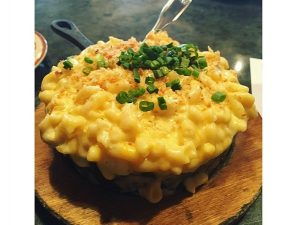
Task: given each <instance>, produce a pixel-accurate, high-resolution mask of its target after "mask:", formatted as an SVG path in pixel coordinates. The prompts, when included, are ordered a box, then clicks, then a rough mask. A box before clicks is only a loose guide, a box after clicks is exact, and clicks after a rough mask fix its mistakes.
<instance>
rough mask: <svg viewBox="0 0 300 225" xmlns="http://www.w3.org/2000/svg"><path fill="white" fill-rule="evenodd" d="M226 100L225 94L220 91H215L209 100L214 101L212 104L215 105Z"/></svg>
mask: <svg viewBox="0 0 300 225" xmlns="http://www.w3.org/2000/svg"><path fill="white" fill-rule="evenodd" d="M225 98H226V94H225V93H223V92H220V91H217V92H215V93H214V94H213V95H212V96H211V99H212V100H213V101H214V102H217V103H220V102H223V101H224V100H225Z"/></svg>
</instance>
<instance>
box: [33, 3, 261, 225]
mask: <svg viewBox="0 0 300 225" xmlns="http://www.w3.org/2000/svg"><path fill="white" fill-rule="evenodd" d="M166 2H167V1H166V0H143V1H142V0H36V1H35V30H36V31H38V32H40V33H41V34H42V35H43V36H44V37H45V38H46V40H47V43H48V53H47V56H46V58H45V60H44V61H43V62H42V64H41V65H40V66H39V67H37V68H36V70H35V87H36V90H35V93H36V94H37V93H38V91H39V87H40V82H41V80H42V78H43V77H44V76H45V75H46V74H47V73H48V72H49V70H50V68H51V66H52V65H56V64H57V63H58V61H59V60H61V59H65V58H66V57H68V56H70V55H75V54H78V53H79V52H80V50H79V49H78V48H77V47H75V46H74V45H72V44H71V43H69V42H68V41H66V40H64V39H63V38H61V37H60V36H58V35H57V34H55V33H54V32H53V31H52V30H51V28H50V23H51V22H52V21H53V20H55V19H68V20H72V21H73V22H74V23H75V24H76V25H77V27H78V28H79V29H80V30H81V31H82V32H83V33H84V34H85V35H86V36H87V37H88V38H89V39H90V40H91V41H93V42H97V41H98V40H104V41H106V40H108V37H109V36H115V37H118V38H121V39H128V38H130V37H131V36H134V37H136V38H137V39H138V40H143V39H144V36H145V35H146V34H147V33H148V31H149V30H150V29H151V28H152V27H153V25H154V24H155V22H156V19H157V17H158V15H159V13H160V10H161V8H162V7H163V5H164V4H165V3H166ZM166 30H167V31H168V33H169V35H170V36H171V37H172V38H173V39H176V40H178V41H180V42H182V43H195V44H197V45H198V46H199V48H200V49H201V50H206V49H207V46H210V47H211V48H212V49H213V50H219V51H220V52H221V55H222V56H224V57H225V58H226V59H227V60H228V61H229V64H230V67H232V68H234V66H235V64H236V63H237V62H239V63H241V64H242V68H241V70H240V71H239V80H240V82H241V83H242V84H244V85H247V86H249V87H250V84H251V80H250V62H249V58H250V57H252V58H262V2H261V0H193V2H192V3H191V5H190V6H189V8H188V9H187V10H186V11H185V12H184V14H183V15H182V16H181V17H180V18H179V19H178V20H177V21H176V22H175V23H173V24H171V25H169V26H168V27H167V29H166ZM35 100H36V104H37V103H38V99H37V97H36V96H35ZM261 202H262V200H261V196H259V197H258V199H257V200H256V201H255V202H254V204H253V205H252V206H251V207H250V209H249V210H248V212H247V213H246V215H245V216H244V217H243V218H242V219H241V221H240V222H239V225H256V224H262V213H261ZM46 221H48V222H46ZM35 222H36V224H56V221H53V220H52V219H51V217H50V218H49V215H48V214H47V212H45V211H44V210H43V209H42V208H41V207H40V205H39V203H38V202H37V203H36V221H35Z"/></svg>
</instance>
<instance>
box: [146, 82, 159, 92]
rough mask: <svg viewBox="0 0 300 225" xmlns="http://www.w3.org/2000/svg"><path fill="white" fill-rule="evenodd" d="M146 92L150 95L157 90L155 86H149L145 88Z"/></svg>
mask: <svg viewBox="0 0 300 225" xmlns="http://www.w3.org/2000/svg"><path fill="white" fill-rule="evenodd" d="M147 91H148V92H149V93H150V94H152V93H154V92H155V93H158V88H157V87H156V86H154V84H150V85H148V87H147Z"/></svg>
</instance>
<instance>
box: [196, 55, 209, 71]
mask: <svg viewBox="0 0 300 225" xmlns="http://www.w3.org/2000/svg"><path fill="white" fill-rule="evenodd" d="M197 63H198V66H199V68H200V69H204V68H205V67H207V62H206V59H205V57H204V56H200V57H199V58H198V59H197Z"/></svg>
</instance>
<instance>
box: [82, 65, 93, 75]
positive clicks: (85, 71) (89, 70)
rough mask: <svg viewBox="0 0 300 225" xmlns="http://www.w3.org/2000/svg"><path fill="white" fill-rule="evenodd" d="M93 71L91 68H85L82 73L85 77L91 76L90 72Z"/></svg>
mask: <svg viewBox="0 0 300 225" xmlns="http://www.w3.org/2000/svg"><path fill="white" fill-rule="evenodd" d="M91 71H92V68H91V67H85V68H83V69H82V72H83V73H84V75H86V76H87V75H89V74H90V72H91Z"/></svg>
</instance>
